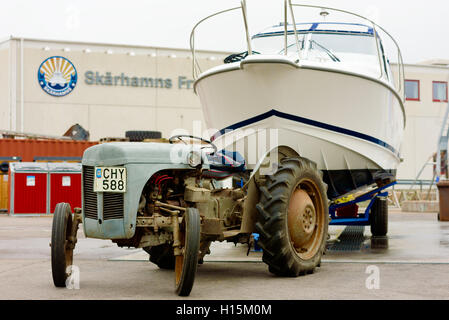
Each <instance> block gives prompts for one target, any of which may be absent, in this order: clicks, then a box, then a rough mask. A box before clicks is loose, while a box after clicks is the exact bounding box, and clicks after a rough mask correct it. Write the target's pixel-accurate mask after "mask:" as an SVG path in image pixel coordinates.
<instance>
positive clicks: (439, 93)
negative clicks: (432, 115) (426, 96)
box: [432, 81, 447, 102]
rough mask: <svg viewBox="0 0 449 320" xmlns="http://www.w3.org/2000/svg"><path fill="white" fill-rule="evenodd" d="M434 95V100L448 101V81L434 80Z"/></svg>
mask: <svg viewBox="0 0 449 320" xmlns="http://www.w3.org/2000/svg"><path fill="white" fill-rule="evenodd" d="M432 92H433V93H432V97H433V101H434V102H447V82H443V81H433V82H432Z"/></svg>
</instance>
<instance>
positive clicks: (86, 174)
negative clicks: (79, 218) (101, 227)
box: [83, 166, 98, 220]
mask: <svg viewBox="0 0 449 320" xmlns="http://www.w3.org/2000/svg"><path fill="white" fill-rule="evenodd" d="M83 200H84V201H83V212H84V217H85V218H89V219H95V220H96V219H97V218H98V214H97V194H96V193H95V192H94V167H90V166H83Z"/></svg>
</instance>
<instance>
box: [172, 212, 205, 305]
mask: <svg viewBox="0 0 449 320" xmlns="http://www.w3.org/2000/svg"><path fill="white" fill-rule="evenodd" d="M180 241H181V249H182V254H181V255H178V256H176V257H175V286H176V293H177V294H178V295H180V296H188V295H189V294H190V291H191V290H192V287H193V282H194V281H195V274H196V269H197V266H198V254H199V250H200V213H199V212H198V209H196V208H187V210H186V212H185V214H184V219H183V223H182V224H181V226H180Z"/></svg>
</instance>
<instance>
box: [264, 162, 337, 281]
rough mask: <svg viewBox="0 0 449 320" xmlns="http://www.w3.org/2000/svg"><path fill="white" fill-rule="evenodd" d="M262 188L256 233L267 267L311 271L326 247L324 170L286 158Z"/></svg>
mask: <svg viewBox="0 0 449 320" xmlns="http://www.w3.org/2000/svg"><path fill="white" fill-rule="evenodd" d="M266 178H267V182H266V184H265V186H262V187H261V188H260V191H261V192H260V202H259V203H258V204H257V206H256V208H257V210H258V213H259V216H258V222H257V223H256V232H258V233H259V242H258V243H259V245H260V246H261V247H262V249H263V256H262V259H263V261H264V262H265V263H266V264H267V265H268V270H269V271H270V272H271V273H273V274H275V275H278V276H293V277H296V276H299V275H303V274H306V273H312V272H313V271H314V269H315V267H317V266H318V265H319V264H320V262H321V256H322V255H323V252H324V250H325V246H326V239H327V229H328V221H329V212H328V204H327V196H326V185H325V184H324V183H323V181H322V177H321V172H320V171H318V170H317V169H316V166H315V165H314V164H313V163H312V162H310V161H309V160H307V159H302V158H284V159H282V160H281V163H280V165H279V168H278V170H277V172H276V173H275V174H274V175H272V176H267V177H266Z"/></svg>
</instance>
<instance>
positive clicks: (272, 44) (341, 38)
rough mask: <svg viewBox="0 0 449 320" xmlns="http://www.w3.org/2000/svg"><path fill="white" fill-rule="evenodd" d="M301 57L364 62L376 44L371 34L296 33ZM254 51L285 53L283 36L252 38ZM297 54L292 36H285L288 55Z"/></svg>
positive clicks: (372, 55) (375, 52) (296, 46)
mask: <svg viewBox="0 0 449 320" xmlns="http://www.w3.org/2000/svg"><path fill="white" fill-rule="evenodd" d="M298 40H299V50H300V51H302V53H301V52H300V55H301V56H302V57H303V59H307V60H329V61H333V62H355V61H354V60H361V61H367V60H372V61H373V62H374V63H376V60H374V58H376V57H377V48H376V42H375V39H374V37H373V36H372V35H358V34H337V33H301V34H298ZM253 44H254V50H256V51H258V52H260V53H262V54H284V52H285V51H284V50H285V49H284V36H283V35H271V36H263V37H257V36H256V37H254V38H253ZM295 54H298V45H297V44H296V40H295V36H294V35H293V34H290V35H288V37H287V55H295Z"/></svg>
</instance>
